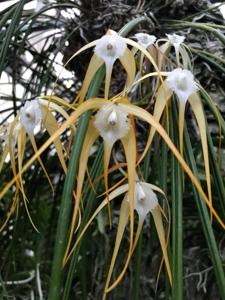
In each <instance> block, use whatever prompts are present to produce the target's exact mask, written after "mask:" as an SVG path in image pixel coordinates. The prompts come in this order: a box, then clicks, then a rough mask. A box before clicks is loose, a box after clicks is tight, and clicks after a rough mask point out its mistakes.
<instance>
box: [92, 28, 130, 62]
mask: <svg viewBox="0 0 225 300" xmlns="http://www.w3.org/2000/svg"><path fill="white" fill-rule="evenodd" d="M110 33H111V34H106V35H104V36H103V37H101V38H100V39H99V40H98V42H97V45H96V46H95V49H94V52H95V54H96V55H97V56H98V57H100V58H101V59H103V60H104V62H105V64H106V65H113V63H114V62H115V61H116V59H117V58H120V57H121V56H123V54H124V52H125V50H126V48H127V44H126V42H125V40H124V38H123V37H121V36H119V35H118V34H117V33H116V32H115V31H113V30H111V31H110Z"/></svg>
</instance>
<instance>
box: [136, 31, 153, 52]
mask: <svg viewBox="0 0 225 300" xmlns="http://www.w3.org/2000/svg"><path fill="white" fill-rule="evenodd" d="M134 36H135V37H136V38H137V42H138V44H140V45H141V46H142V47H143V48H145V49H146V48H148V47H149V46H150V45H153V44H154V43H155V41H156V37H155V36H154V35H149V34H147V33H142V32H140V33H136V34H135V35H134Z"/></svg>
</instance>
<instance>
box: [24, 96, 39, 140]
mask: <svg viewBox="0 0 225 300" xmlns="http://www.w3.org/2000/svg"><path fill="white" fill-rule="evenodd" d="M41 118H42V116H41V109H40V107H39V104H38V102H37V101H36V100H33V101H27V102H26V103H25V105H24V106H23V107H22V108H21V109H20V122H21V124H22V125H23V127H24V128H25V130H26V132H27V133H29V134H34V128H35V127H36V126H37V125H40V123H41Z"/></svg>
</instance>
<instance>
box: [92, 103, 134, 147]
mask: <svg viewBox="0 0 225 300" xmlns="http://www.w3.org/2000/svg"><path fill="white" fill-rule="evenodd" d="M94 125H95V127H96V129H97V130H98V132H99V134H100V135H101V137H102V138H103V139H104V141H105V142H106V143H107V144H108V145H110V146H112V145H113V144H114V143H115V142H116V141H117V140H119V139H121V138H123V137H124V136H125V135H126V134H127V133H128V130H129V129H130V120H129V118H128V113H127V112H126V111H125V110H124V109H122V108H121V107H120V105H119V104H107V105H104V106H103V107H102V108H101V109H100V110H99V111H98V112H97V114H96V116H95V122H94Z"/></svg>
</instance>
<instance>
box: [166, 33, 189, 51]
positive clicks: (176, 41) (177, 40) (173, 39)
mask: <svg viewBox="0 0 225 300" xmlns="http://www.w3.org/2000/svg"><path fill="white" fill-rule="evenodd" d="M166 36H167V37H168V40H169V42H170V43H171V44H172V45H173V46H174V48H175V50H176V51H178V50H179V48H180V45H181V44H182V43H183V41H184V40H185V36H182V35H178V34H176V33H173V34H166Z"/></svg>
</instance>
